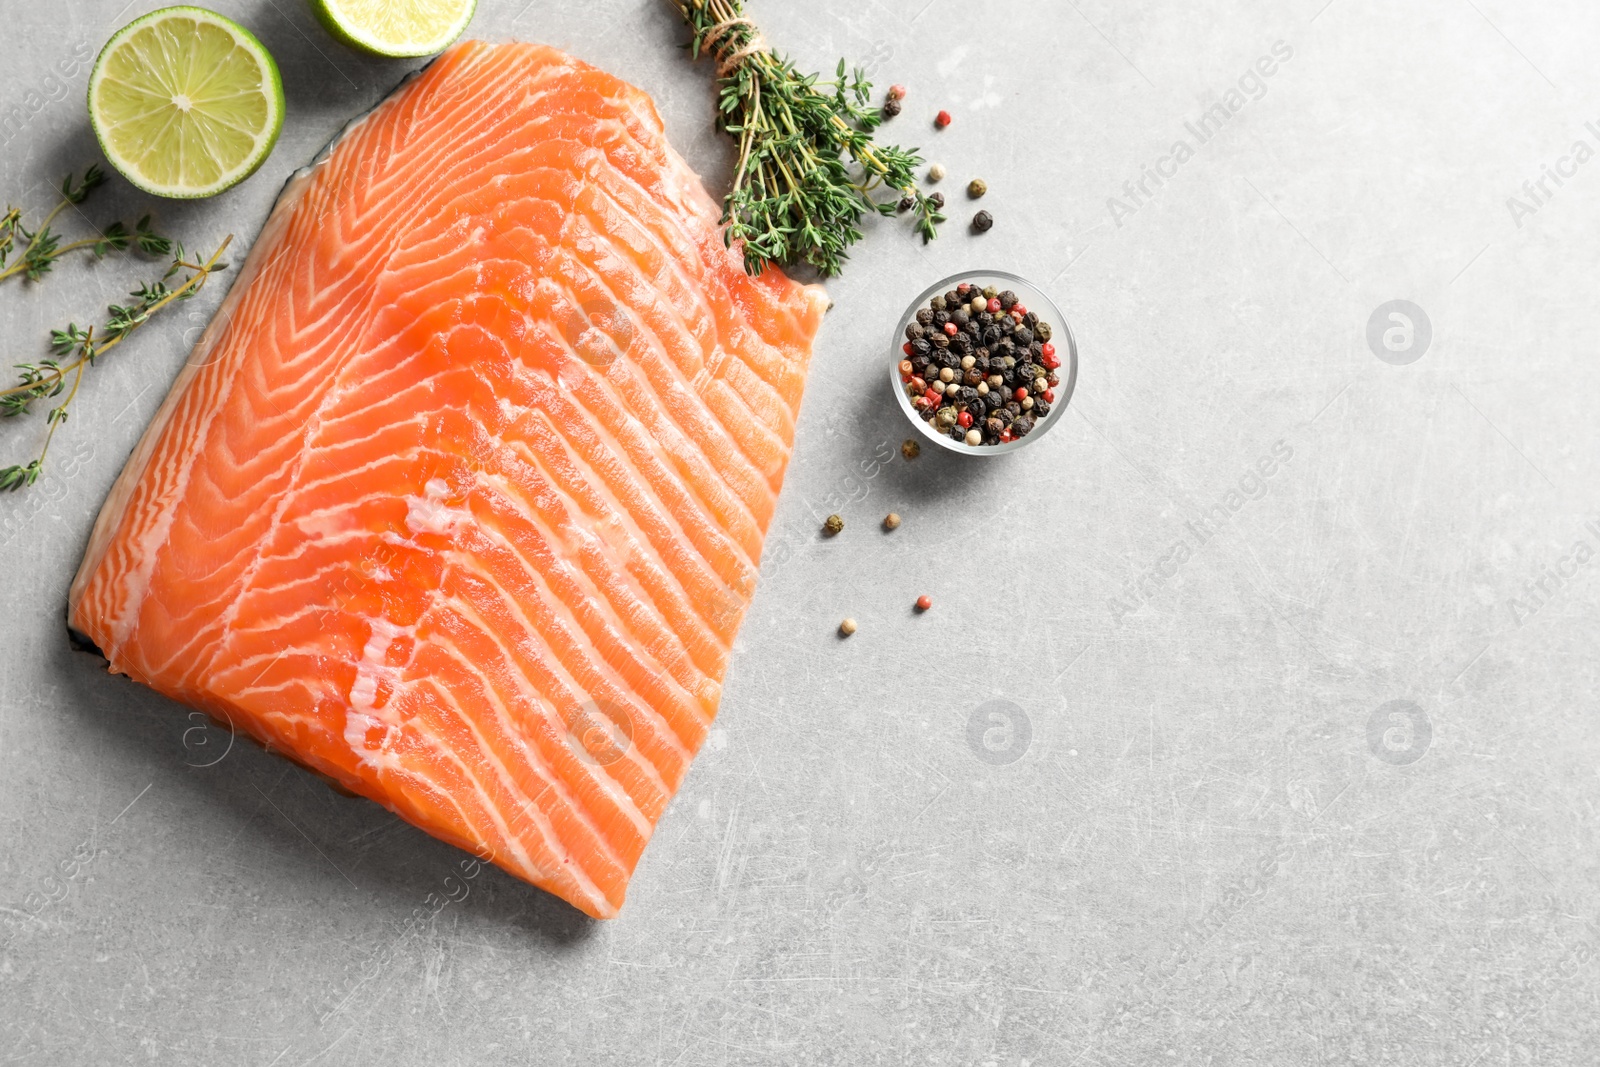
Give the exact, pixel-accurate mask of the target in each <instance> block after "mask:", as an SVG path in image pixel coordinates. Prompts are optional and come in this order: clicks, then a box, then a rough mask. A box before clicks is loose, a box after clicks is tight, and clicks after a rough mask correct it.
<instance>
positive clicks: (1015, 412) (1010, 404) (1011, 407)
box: [1006, 400, 1022, 419]
mask: <svg viewBox="0 0 1600 1067" xmlns="http://www.w3.org/2000/svg"><path fill="white" fill-rule="evenodd" d="M1006 410H1007V411H1009V412H1011V417H1012V418H1013V419H1014V418H1016V417H1017V416H1019V415H1021V414H1022V405H1021V404H1019V403H1017V402H1016V401H1015V400H1007V401H1006Z"/></svg>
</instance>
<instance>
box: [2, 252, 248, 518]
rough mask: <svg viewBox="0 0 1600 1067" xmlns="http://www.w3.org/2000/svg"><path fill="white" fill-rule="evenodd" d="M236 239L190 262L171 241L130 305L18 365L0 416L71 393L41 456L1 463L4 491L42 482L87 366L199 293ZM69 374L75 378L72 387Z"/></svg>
mask: <svg viewBox="0 0 1600 1067" xmlns="http://www.w3.org/2000/svg"><path fill="white" fill-rule="evenodd" d="M232 241H233V238H232V237H231V236H229V237H228V238H226V239H225V240H224V241H223V242H222V244H221V245H220V246H219V247H218V248H217V250H216V251H215V252H213V253H212V254H211V258H210V259H207V260H205V261H204V262H201V261H199V260H198V259H196V260H193V261H191V260H190V259H189V258H188V257H187V255H186V253H185V252H184V250H183V246H182V245H179V244H177V243H176V242H169V243H168V245H167V247H168V249H169V250H170V251H171V254H172V266H171V267H169V268H168V269H167V273H166V274H165V275H163V276H162V278H161V279H160V280H159V281H155V282H147V283H145V284H143V285H141V286H139V288H137V289H135V290H134V291H133V293H132V295H133V297H134V302H133V303H132V304H130V305H128V306H126V307H124V306H122V305H120V304H113V305H112V306H111V307H110V309H109V312H110V314H109V317H108V318H107V319H106V321H105V323H104V324H103V325H101V326H98V327H96V326H90V327H89V328H88V329H80V328H79V326H78V325H77V323H68V324H67V328H66V329H64V330H52V331H50V349H51V352H52V353H53V354H54V356H55V358H54V359H44V360H40V361H39V362H38V363H19V364H17V370H18V371H20V372H21V378H22V382H21V384H19V385H14V386H12V387H11V388H9V389H0V416H3V417H15V416H17V415H23V414H26V413H27V412H28V411H29V410H30V408H31V407H32V405H33V404H34V402H36V401H41V400H51V399H54V398H55V397H58V396H60V395H61V393H62V392H63V391H65V392H66V394H67V395H66V397H65V398H64V399H63V400H62V401H61V403H59V404H57V405H56V406H55V407H53V408H51V409H50V413H49V415H48V416H46V422H47V423H48V425H49V427H50V428H49V430H48V432H47V433H46V434H45V438H44V446H43V447H42V448H41V449H40V450H39V455H38V456H37V457H36V458H35V459H33V460H32V461H31V462H29V463H25V464H21V465H12V466H9V467H0V492H5V491H9V490H15V489H21V488H24V487H25V486H30V485H32V484H33V483H35V482H37V481H38V480H39V476H40V475H41V474H42V473H43V472H44V461H45V456H47V455H48V454H49V452H50V442H51V440H52V439H53V438H54V437H55V435H56V430H57V429H59V428H60V426H61V424H62V423H64V422H66V421H67V414H68V407H69V405H71V403H72V401H73V399H74V398H75V397H76V396H77V395H78V387H79V386H81V385H82V384H83V373H84V370H85V369H86V368H88V367H92V366H94V363H95V360H97V359H99V358H100V357H101V356H103V355H105V354H106V352H108V351H110V350H111V349H113V348H115V347H116V346H117V345H119V344H121V343H122V342H123V341H125V340H127V339H128V336H129V335H130V334H132V333H133V331H134V330H137V329H138V328H139V327H140V326H142V325H144V324H145V323H146V322H148V321H149V320H150V318H151V317H152V316H154V315H156V314H157V313H159V312H160V311H161V310H162V309H164V308H166V307H168V306H170V305H171V304H174V303H176V302H177V301H180V300H187V299H189V298H190V297H192V296H193V295H194V294H195V293H197V292H199V291H200V289H201V287H202V286H204V285H205V283H206V279H207V278H209V277H210V276H211V275H212V274H214V273H215V272H217V271H221V270H227V269H228V264H226V263H224V262H222V253H223V252H224V251H226V250H227V248H228V245H229V243H230V242H232ZM183 271H189V272H190V274H189V276H188V277H187V278H185V279H184V280H183V281H182V282H181V283H180V284H179V285H178V286H177V288H171V287H169V286H168V284H167V280H168V279H170V278H172V277H173V275H175V274H179V273H181V272H183ZM68 376H71V378H72V383H71V388H70V389H69V388H68V384H67V378H68Z"/></svg>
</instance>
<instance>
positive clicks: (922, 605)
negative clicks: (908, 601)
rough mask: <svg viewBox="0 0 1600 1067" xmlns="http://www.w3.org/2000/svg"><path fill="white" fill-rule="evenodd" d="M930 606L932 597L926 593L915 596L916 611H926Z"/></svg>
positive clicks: (931, 605)
mask: <svg viewBox="0 0 1600 1067" xmlns="http://www.w3.org/2000/svg"><path fill="white" fill-rule="evenodd" d="M931 607H933V597H931V596H929V595H928V594H927V593H923V594H922V595H921V596H919V597H917V610H918V611H927V610H928V609H929V608H931Z"/></svg>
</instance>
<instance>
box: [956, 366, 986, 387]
mask: <svg viewBox="0 0 1600 1067" xmlns="http://www.w3.org/2000/svg"><path fill="white" fill-rule="evenodd" d="M981 381H983V374H982V372H980V371H979V370H978V366H977V364H973V365H972V366H970V367H968V368H967V371H966V373H965V374H963V375H962V376H961V384H962V385H977V384H978V383H979V382H981Z"/></svg>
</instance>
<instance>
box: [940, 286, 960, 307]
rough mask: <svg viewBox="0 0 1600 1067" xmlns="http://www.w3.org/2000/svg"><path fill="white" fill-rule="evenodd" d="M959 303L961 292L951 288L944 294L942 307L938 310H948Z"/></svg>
mask: <svg viewBox="0 0 1600 1067" xmlns="http://www.w3.org/2000/svg"><path fill="white" fill-rule="evenodd" d="M959 303H961V294H960V293H958V292H956V291H955V290H954V289H952V290H950V291H949V292H948V293H946V294H944V307H943V308H941V309H940V310H942V311H949V310H951V309H952V308H954V307H955V306H956V305H957V304H959Z"/></svg>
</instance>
